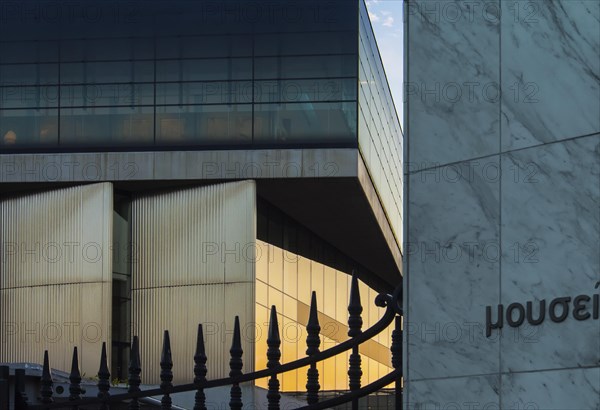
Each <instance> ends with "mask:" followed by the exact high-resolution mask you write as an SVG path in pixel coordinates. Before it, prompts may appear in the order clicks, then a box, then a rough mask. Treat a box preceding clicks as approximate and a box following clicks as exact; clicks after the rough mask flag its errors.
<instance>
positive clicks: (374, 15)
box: [369, 12, 380, 23]
mask: <svg viewBox="0 0 600 410" xmlns="http://www.w3.org/2000/svg"><path fill="white" fill-rule="evenodd" d="M369 18H370V19H371V21H372V22H373V23H377V22H378V21H379V20H380V19H379V16H378V15H377V14H375V13H371V12H369Z"/></svg>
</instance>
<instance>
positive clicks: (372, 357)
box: [255, 204, 393, 392]
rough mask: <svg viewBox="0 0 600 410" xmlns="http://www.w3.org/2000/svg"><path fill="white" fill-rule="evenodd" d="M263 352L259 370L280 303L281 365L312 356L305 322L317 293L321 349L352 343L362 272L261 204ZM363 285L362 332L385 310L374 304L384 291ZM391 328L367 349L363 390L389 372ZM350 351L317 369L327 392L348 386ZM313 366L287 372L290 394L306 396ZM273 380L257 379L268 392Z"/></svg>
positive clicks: (259, 347) (259, 327)
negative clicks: (352, 308) (354, 278)
mask: <svg viewBox="0 0 600 410" xmlns="http://www.w3.org/2000/svg"><path fill="white" fill-rule="evenodd" d="M256 260H257V262H256V345H255V346H256V351H255V368H256V369H264V368H266V360H267V359H266V352H267V332H268V323H269V316H270V307H271V306H273V305H274V306H276V308H277V313H278V320H279V329H280V334H281V353H282V356H281V362H282V363H286V362H291V361H294V360H296V359H299V358H302V357H306V336H307V334H306V324H307V322H308V315H309V309H310V299H311V293H312V291H313V290H314V291H315V292H316V294H317V307H318V312H319V323H320V326H321V334H320V337H321V347H320V349H321V350H325V349H328V348H330V347H333V346H335V345H336V344H338V343H341V342H344V341H345V340H347V339H348V336H347V333H348V325H347V323H348V301H349V298H350V279H351V276H350V274H351V272H352V271H353V270H354V271H357V272H359V276H360V273H366V272H365V271H364V269H363V268H362V267H360V266H359V265H357V264H356V263H355V262H353V261H352V260H351V259H350V258H348V257H346V256H345V255H343V254H341V253H340V252H339V251H337V250H336V249H334V248H332V247H331V246H329V245H328V244H327V243H325V242H323V241H322V240H321V239H319V238H318V237H317V236H315V235H314V234H312V233H311V232H309V231H308V230H306V229H304V228H303V227H302V226H300V225H298V224H297V223H296V222H295V221H293V220H291V219H290V218H288V217H286V216H285V215H283V214H282V213H281V212H279V211H278V210H277V209H275V208H273V207H270V206H268V205H266V204H262V205H261V206H260V207H259V219H258V241H257V255H256ZM359 284H360V294H361V300H362V305H363V314H362V317H363V322H364V323H363V329H367V328H368V327H370V326H372V325H373V324H375V323H376V322H377V321H378V320H379V319H380V317H381V315H382V314H383V309H381V308H378V307H376V306H375V304H374V300H375V297H376V295H377V293H376V292H375V291H374V290H372V289H370V288H369V287H367V286H366V285H365V284H364V283H362V282H359ZM391 330H392V328H391V327H390V328H388V329H386V330H385V331H383V332H382V333H380V334H379V335H378V336H376V337H375V338H374V339H372V340H369V341H368V342H366V343H364V344H363V345H361V347H360V353H361V355H362V369H363V378H362V382H363V385H366V384H367V383H369V382H373V381H375V380H377V379H378V378H380V377H382V376H384V375H386V374H388V373H389V372H391V371H392V370H393V369H392V368H391V362H390V350H389V347H390V341H391V339H390V338H391ZM348 358H349V352H347V353H346V354H341V355H337V356H335V357H333V358H330V359H327V360H325V361H324V362H322V363H320V364H319V366H318V369H319V374H320V375H321V379H320V384H321V390H323V391H333V390H347V389H348V374H347V372H348ZM306 370H307V369H306V368H303V369H298V370H297V371H295V372H286V373H284V374H283V376H282V378H281V380H280V382H281V388H282V390H283V391H288V392H300V391H305V389H306V387H305V385H306ZM267 382H268V379H262V380H258V381H257V383H256V384H257V385H258V386H260V387H264V388H267Z"/></svg>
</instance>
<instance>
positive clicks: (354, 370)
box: [348, 274, 363, 410]
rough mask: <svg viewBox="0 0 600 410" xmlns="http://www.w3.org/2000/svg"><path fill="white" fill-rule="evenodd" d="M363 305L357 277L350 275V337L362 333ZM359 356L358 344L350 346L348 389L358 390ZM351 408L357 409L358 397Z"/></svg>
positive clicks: (360, 375)
mask: <svg viewBox="0 0 600 410" xmlns="http://www.w3.org/2000/svg"><path fill="white" fill-rule="evenodd" d="M362 311H363V307H362V305H361V303H360V291H359V288H358V277H357V276H356V274H353V275H352V284H351V287H350V303H349V304H348V313H349V315H348V336H350V337H351V338H353V337H357V336H360V334H361V333H362V330H361V328H362V325H363V320H362V317H361V316H360V315H361V313H362ZM361 362H362V360H361V357H360V353H359V350H358V345H356V346H353V347H352V354H350V360H349V368H348V384H349V387H350V391H356V390H360V379H361V377H362V374H363V372H362V369H361V367H360V365H361ZM352 410H358V399H354V400H352Z"/></svg>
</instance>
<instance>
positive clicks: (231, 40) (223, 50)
mask: <svg viewBox="0 0 600 410" xmlns="http://www.w3.org/2000/svg"><path fill="white" fill-rule="evenodd" d="M181 44H182V46H181V52H182V57H184V58H199V57H235V56H251V55H252V37H251V36H203V37H185V38H182V39H181Z"/></svg>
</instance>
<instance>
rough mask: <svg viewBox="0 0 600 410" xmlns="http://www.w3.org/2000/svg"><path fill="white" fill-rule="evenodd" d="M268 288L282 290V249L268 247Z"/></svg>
mask: <svg viewBox="0 0 600 410" xmlns="http://www.w3.org/2000/svg"><path fill="white" fill-rule="evenodd" d="M269 286H273V287H274V288H277V289H279V290H282V289H283V249H281V248H278V247H277V246H273V245H269Z"/></svg>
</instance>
